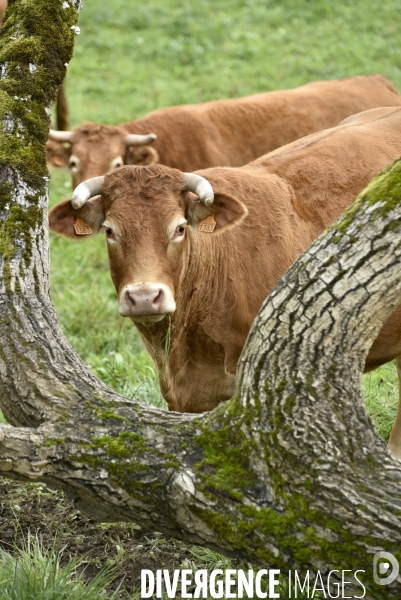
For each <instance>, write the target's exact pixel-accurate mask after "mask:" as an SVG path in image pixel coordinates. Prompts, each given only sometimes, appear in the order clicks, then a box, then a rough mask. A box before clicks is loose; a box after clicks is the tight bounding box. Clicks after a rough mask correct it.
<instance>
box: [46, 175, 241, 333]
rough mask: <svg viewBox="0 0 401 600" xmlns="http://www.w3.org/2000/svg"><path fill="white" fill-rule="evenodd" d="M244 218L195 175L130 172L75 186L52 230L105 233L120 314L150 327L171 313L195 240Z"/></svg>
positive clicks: (55, 212)
mask: <svg viewBox="0 0 401 600" xmlns="http://www.w3.org/2000/svg"><path fill="white" fill-rule="evenodd" d="M246 214H247V209H246V207H245V206H244V204H242V202H240V201H239V200H237V199H236V198H234V197H233V196H231V195H229V194H226V193H221V192H219V191H218V190H217V191H216V193H213V189H212V186H211V185H210V183H209V182H208V181H207V180H206V179H204V178H203V177H201V176H199V175H196V174H194V173H182V172H181V171H178V170H176V169H171V168H169V167H165V166H162V165H151V166H148V167H129V166H127V167H122V168H120V169H116V170H115V171H112V172H111V173H109V174H108V175H106V176H105V177H96V178H94V179H90V180H88V181H85V182H83V183H82V184H80V185H79V186H78V187H77V188H76V190H75V191H74V194H73V198H72V200H71V201H69V200H67V201H64V202H60V203H59V204H57V205H56V206H55V207H54V208H53V209H52V210H51V211H50V214H49V225H50V229H51V230H52V231H54V232H55V233H59V234H61V235H65V236H67V237H69V238H72V239H76V240H77V239H80V238H81V239H82V238H83V237H85V235H81V234H82V233H84V234H85V233H86V234H88V235H90V234H95V233H98V232H99V231H101V230H102V231H103V232H104V234H105V237H106V240H107V249H108V254H109V264H110V273H111V277H112V280H113V283H114V285H115V288H116V290H117V295H118V303H119V312H120V315H121V316H124V317H130V318H131V319H132V320H133V321H135V322H138V323H144V322H145V323H147V324H150V323H152V322H157V321H160V320H162V319H163V318H164V317H165V316H166V315H171V314H172V313H173V312H174V311H175V309H176V292H177V289H178V288H179V286H180V283H181V282H182V280H183V278H184V275H185V272H186V268H187V265H188V261H189V255H190V247H191V239H192V238H193V236H194V235H203V236H205V235H208V236H216V235H219V233H220V232H222V231H224V230H225V229H226V228H227V227H232V226H233V225H235V224H237V223H239V222H240V221H242V219H243V218H244V217H245V216H246ZM206 219H208V223H210V222H211V221H213V226H212V227H210V225H208V227H207V228H206V230H209V233H207V234H205V233H201V232H199V229H200V230H201V231H202V229H204V226H203V227H202V224H203V223H204V221H205V220H206ZM199 275H201V273H200V274H199Z"/></svg>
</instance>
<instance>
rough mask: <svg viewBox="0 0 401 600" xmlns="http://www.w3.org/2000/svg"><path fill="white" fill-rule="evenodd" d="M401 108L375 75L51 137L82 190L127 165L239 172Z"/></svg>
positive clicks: (400, 101) (85, 127)
mask: <svg viewBox="0 0 401 600" xmlns="http://www.w3.org/2000/svg"><path fill="white" fill-rule="evenodd" d="M400 105H401V96H399V95H398V93H397V91H396V89H395V88H394V86H393V85H392V83H390V82H389V81H388V79H386V78H385V77H382V76H380V75H369V76H363V77H352V78H350V79H343V80H341V81H318V82H314V83H308V84H307V85H304V86H302V87H300V88H297V89H294V90H285V91H278V92H267V93H264V94H257V95H255V96H249V97H247V98H238V99H234V100H233V99H231V100H217V101H214V102H207V103H206V104H196V105H188V106H174V107H170V108H163V109H159V110H156V111H154V112H152V113H150V114H149V115H148V116H147V117H145V118H144V119H140V120H138V121H133V122H132V123H123V124H122V125H120V126H112V125H95V124H87V125H81V126H80V127H76V128H75V129H74V130H73V131H71V132H57V131H56V132H54V131H51V132H50V138H51V139H53V140H55V141H59V142H69V143H70V144H71V147H70V152H71V156H70V159H69V167H70V169H71V173H72V179H73V185H74V187H75V186H77V185H78V184H79V183H81V182H82V181H84V180H85V179H89V178H91V177H96V176H98V175H103V174H105V173H107V172H108V171H109V170H110V169H113V168H116V167H120V166H122V165H123V164H138V165H147V164H151V163H155V162H160V163H162V164H164V165H167V166H169V167H174V168H176V169H180V170H182V171H194V170H197V169H205V168H207V167H213V166H221V167H222V166H231V167H239V166H241V165H244V164H246V163H248V162H250V161H252V160H255V159H256V158H258V157H259V156H262V154H265V153H266V152H270V151H272V150H274V149H275V148H278V147H280V146H283V145H284V144H288V143H289V142H292V141H293V140H296V139H299V138H301V137H303V136H305V135H308V134H309V133H313V132H314V131H321V130H322V129H326V128H327V127H334V126H335V125H338V123H339V122H340V121H341V120H342V119H344V118H346V117H348V116H350V115H352V114H355V113H358V112H361V111H364V110H368V109H370V108H376V107H379V106H400ZM149 132H152V133H149ZM155 134H156V135H155ZM156 136H157V139H156ZM154 140H156V141H154ZM153 142H154V143H153ZM150 143H151V145H149V144H150Z"/></svg>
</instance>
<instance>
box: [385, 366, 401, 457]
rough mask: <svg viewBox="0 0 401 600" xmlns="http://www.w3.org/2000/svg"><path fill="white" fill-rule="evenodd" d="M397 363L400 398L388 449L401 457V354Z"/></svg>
mask: <svg viewBox="0 0 401 600" xmlns="http://www.w3.org/2000/svg"><path fill="white" fill-rule="evenodd" d="M396 364H397V375H398V388H399V392H398V393H399V399H398V410H397V416H396V418H395V423H394V426H393V429H392V431H391V435H390V439H389V442H388V449H389V450H390V451H391V452H392V453H393V454H394V455H395V456H397V458H399V459H401V356H398V357H397V358H396Z"/></svg>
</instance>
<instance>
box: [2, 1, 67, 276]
mask: <svg viewBox="0 0 401 600" xmlns="http://www.w3.org/2000/svg"><path fill="white" fill-rule="evenodd" d="M77 18H78V12H77V10H76V8H75V7H74V5H73V2H72V0H70V6H69V7H68V8H63V3H62V2H61V0H35V1H33V0H20V1H18V2H17V1H16V0H10V1H9V7H8V10H7V18H6V19H5V22H4V26H3V28H2V29H1V32H0V41H1V50H0V72H1V80H0V217H1V219H2V220H1V221H0V253H1V254H2V255H3V260H4V261H5V263H6V265H5V267H6V268H5V271H4V272H5V276H6V283H9V277H10V270H9V268H8V265H7V263H8V261H10V260H11V259H12V258H13V257H14V256H15V255H16V254H17V253H18V252H20V253H21V254H22V258H23V259H24V260H25V264H26V265H29V264H30V261H31V253H32V235H33V233H34V231H35V229H36V228H38V227H40V226H41V225H42V220H43V209H42V208H41V205H42V206H43V198H44V197H45V196H46V193H47V187H46V177H47V175H48V173H47V168H46V157H45V144H46V140H47V136H48V129H49V116H48V114H47V112H46V109H48V108H49V107H50V106H51V104H52V103H53V101H54V98H55V96H56V92H57V89H58V87H59V85H60V84H61V82H62V80H63V78H64V75H65V70H66V68H65V66H64V65H65V63H68V62H69V60H70V58H71V56H72V50H73V45H74V36H75V33H74V31H73V29H71V27H72V26H74V25H75V24H76V22H77ZM10 180H11V181H12V183H11V182H10ZM14 186H18V188H19V190H20V191H21V192H22V195H23V196H24V200H25V202H24V205H23V206H22V205H21V203H20V199H19V198H18V195H19V194H15V191H16V190H15V189H14Z"/></svg>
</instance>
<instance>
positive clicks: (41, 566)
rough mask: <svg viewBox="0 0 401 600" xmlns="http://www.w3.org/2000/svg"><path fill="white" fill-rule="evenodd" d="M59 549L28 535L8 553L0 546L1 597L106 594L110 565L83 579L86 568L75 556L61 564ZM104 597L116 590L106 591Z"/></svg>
mask: <svg viewBox="0 0 401 600" xmlns="http://www.w3.org/2000/svg"><path fill="white" fill-rule="evenodd" d="M62 554H63V553H62V551H56V550H55V549H54V548H53V549H50V550H48V549H45V548H43V546H42V544H41V542H40V540H39V539H38V538H31V536H30V535H28V538H27V541H26V544H25V547H24V548H19V549H18V548H15V549H14V553H13V554H11V553H9V552H6V551H5V550H3V549H2V548H0V600H97V599H98V598H99V597H105V594H106V593H107V592H106V588H107V587H108V586H109V585H110V583H111V581H112V580H113V578H114V574H115V569H114V571H113V570H111V569H107V570H103V571H101V572H100V573H99V574H98V575H97V576H95V577H94V578H93V579H92V580H91V581H90V582H85V577H84V576H85V569H83V568H81V567H82V563H80V562H79V561H77V560H69V561H68V562H67V563H66V564H65V565H63V566H62V565H61V559H62ZM107 598H108V599H109V600H111V599H112V598H117V594H114V593H113V594H109V593H107Z"/></svg>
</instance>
